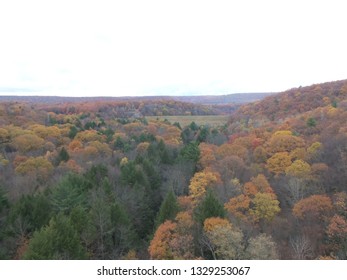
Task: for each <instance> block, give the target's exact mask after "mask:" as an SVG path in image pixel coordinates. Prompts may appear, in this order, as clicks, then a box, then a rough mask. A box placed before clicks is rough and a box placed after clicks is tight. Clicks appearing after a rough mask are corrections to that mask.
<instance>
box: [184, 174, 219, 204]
mask: <svg viewBox="0 0 347 280" xmlns="http://www.w3.org/2000/svg"><path fill="white" fill-rule="evenodd" d="M219 177H220V176H219V174H218V173H216V172H210V171H206V170H204V171H201V172H196V173H195V174H194V176H193V178H192V179H191V180H190V185H189V194H190V196H191V197H192V198H193V200H194V201H195V202H196V201H198V200H200V199H201V198H202V197H203V196H204V195H205V193H206V189H207V188H208V187H214V186H215V185H216V184H217V183H218V182H219V181H220V178H219Z"/></svg>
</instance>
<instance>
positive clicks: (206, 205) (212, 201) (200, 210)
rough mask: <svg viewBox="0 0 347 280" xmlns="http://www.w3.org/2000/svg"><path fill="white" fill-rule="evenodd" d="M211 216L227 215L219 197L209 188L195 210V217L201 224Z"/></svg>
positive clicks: (222, 216)
mask: <svg viewBox="0 0 347 280" xmlns="http://www.w3.org/2000/svg"><path fill="white" fill-rule="evenodd" d="M211 217H221V218H224V217H225V210H224V207H223V204H221V203H220V201H219V200H218V199H217V197H216V196H215V195H214V193H213V192H212V190H210V189H208V191H207V194H206V196H205V198H204V199H203V200H202V201H201V202H200V204H199V205H198V207H197V208H196V210H195V218H196V220H197V221H198V222H200V223H201V224H203V223H204V221H205V220H206V219H207V218H211Z"/></svg>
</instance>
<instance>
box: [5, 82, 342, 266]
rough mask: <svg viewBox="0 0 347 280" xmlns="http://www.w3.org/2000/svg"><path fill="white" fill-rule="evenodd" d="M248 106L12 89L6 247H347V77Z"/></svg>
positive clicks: (67, 253) (147, 255) (232, 252)
mask: <svg viewBox="0 0 347 280" xmlns="http://www.w3.org/2000/svg"><path fill="white" fill-rule="evenodd" d="M190 101H192V100H190ZM235 106H236V105H235V104H231V105H220V106H219V107H218V106H211V105H204V104H201V103H200V104H195V103H193V102H184V101H179V100H171V99H160V98H153V99H143V100H138V101H136V100H124V101H119V100H118V101H112V102H111V101H108V100H97V99H96V100H93V101H88V100H82V101H78V100H77V101H74V102H65V101H64V102H58V101H57V100H55V101H54V102H44V101H42V102H39V101H36V100H35V102H33V101H32V100H22V101H18V100H11V99H7V100H3V101H1V102H0V258H1V259H300V260H301V259H346V258H347V80H344V81H336V82H330V83H325V84H317V85H312V86H309V87H300V88H294V89H290V90H288V91H285V92H283V93H278V94H274V95H271V96H267V97H265V98H264V99H262V100H259V101H256V102H253V103H249V104H245V105H242V106H240V105H237V106H236V107H235ZM218 108H219V109H218ZM221 108H222V109H221ZM226 113H228V114H230V119H229V121H228V123H225V124H223V125H219V126H217V125H209V124H208V116H209V115H216V114H226ZM175 115H184V116H187V118H191V120H192V121H191V123H190V124H189V125H187V126H182V125H181V124H180V123H179V122H172V121H171V122H170V121H168V120H167V119H166V120H165V119H164V120H163V121H161V120H159V118H158V120H155V119H153V118H151V120H149V119H147V118H146V116H175ZM196 115H204V116H206V120H207V121H206V124H204V125H197V124H196V123H195V122H194V116H196Z"/></svg>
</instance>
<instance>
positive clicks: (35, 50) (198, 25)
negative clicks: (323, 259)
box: [0, 0, 347, 95]
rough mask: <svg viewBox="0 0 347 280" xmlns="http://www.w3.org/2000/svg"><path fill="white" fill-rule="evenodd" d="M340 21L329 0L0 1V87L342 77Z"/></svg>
mask: <svg viewBox="0 0 347 280" xmlns="http://www.w3.org/2000/svg"><path fill="white" fill-rule="evenodd" d="M4 2H5V3H4ZM6 2H7V3H6ZM345 26H347V18H346V17H345V15H344V1H334V0H333V1H312V2H311V1H295V0H292V1H267V0H265V1H250V0H244V1H202V0H200V1H189V0H186V1H180V0H176V1H163V0H161V1H152V0H148V1H131V0H130V1H63V0H61V1H15V0H14V1H2V2H1V4H0V36H1V44H0V61H1V63H0V89H1V88H26V89H35V90H37V89H40V90H42V94H58V95H141V94H171V93H172V94H174V93H186V92H194V93H196V92H201V93H202V94H204V93H208V94H211V93H216V94H219V93H221V92H222V93H226V92H230V93H232V92H252V91H253V92H254V91H280V90H285V89H287V88H290V87H294V86H299V85H309V84H312V83H316V82H324V81H330V80H337V79H345V78H347V72H346V70H345V65H346V64H347V55H346V52H345V50H346V48H347V43H346V40H345V38H344V33H345V31H344V28H345Z"/></svg>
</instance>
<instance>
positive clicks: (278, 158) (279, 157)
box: [266, 152, 292, 175]
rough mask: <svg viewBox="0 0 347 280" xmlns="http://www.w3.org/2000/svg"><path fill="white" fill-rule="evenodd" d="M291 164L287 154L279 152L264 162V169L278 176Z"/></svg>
mask: <svg viewBox="0 0 347 280" xmlns="http://www.w3.org/2000/svg"><path fill="white" fill-rule="evenodd" d="M291 164H292V160H291V158H290V156H289V154H288V153H287V152H279V153H276V154H274V155H273V156H272V157H271V158H269V159H268V160H267V162H266V167H267V169H268V170H269V171H271V172H273V173H275V175H279V174H281V173H284V172H285V170H286V169H287V167H289V166H290V165H291Z"/></svg>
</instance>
